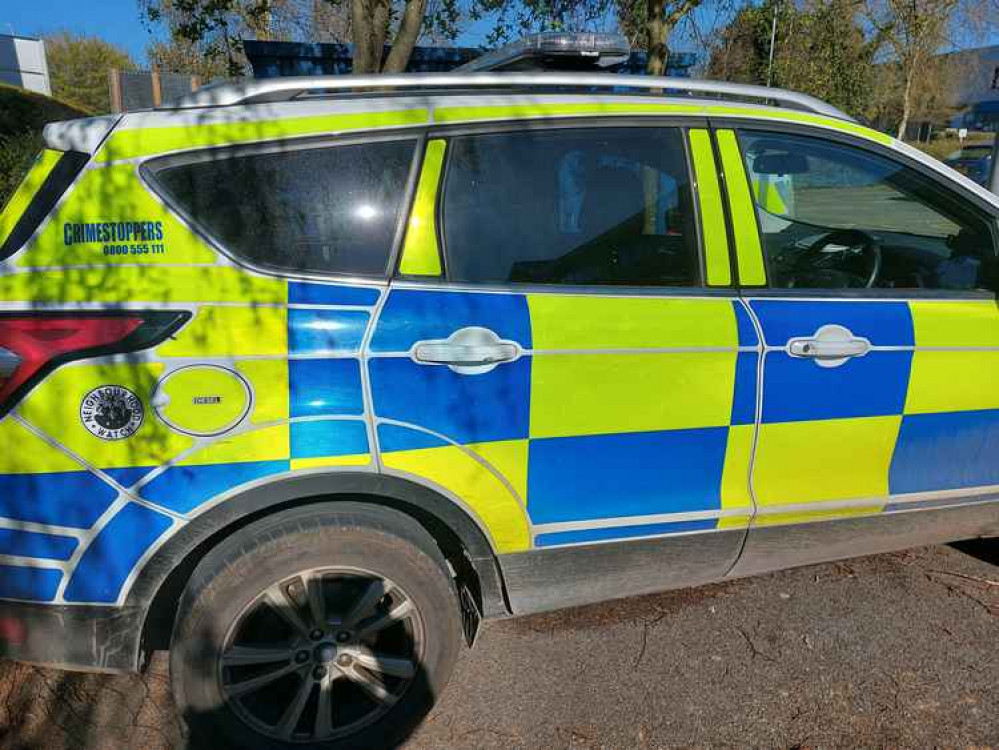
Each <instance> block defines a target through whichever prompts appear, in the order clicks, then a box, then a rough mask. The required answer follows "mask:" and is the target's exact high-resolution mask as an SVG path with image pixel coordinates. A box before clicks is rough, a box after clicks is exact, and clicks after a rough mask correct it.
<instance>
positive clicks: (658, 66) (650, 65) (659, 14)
mask: <svg viewBox="0 0 999 750" xmlns="http://www.w3.org/2000/svg"><path fill="white" fill-rule="evenodd" d="M668 1H669V0H646V2H647V5H646V8H645V34H646V48H647V49H648V53H647V54H648V58H647V59H646V62H645V71H646V72H647V73H648V74H649V75H650V76H661V75H662V74H663V71H664V70H665V69H666V56H667V55H668V54H669V52H668V50H667V49H666V29H664V28H663V27H664V25H665V24H664V21H665V15H666V8H665V7H664V6H665V4H666V2H668Z"/></svg>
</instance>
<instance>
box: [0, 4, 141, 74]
mask: <svg viewBox="0 0 999 750" xmlns="http://www.w3.org/2000/svg"><path fill="white" fill-rule="evenodd" d="M0 7H2V9H0V33H3V34H9V33H11V31H13V32H14V33H15V34H21V35H23V36H41V35H43V34H48V33H51V32H53V31H74V32H77V33H86V34H90V35H92V36H99V37H101V38H102V39H104V40H106V41H109V42H112V43H113V44H117V45H118V46H120V47H124V48H125V49H126V50H128V52H129V54H131V55H132V57H133V59H135V60H136V61H137V62H139V63H143V62H145V58H146V55H145V49H146V44H148V43H149V40H150V38H151V37H150V34H149V31H148V30H147V28H146V27H145V26H144V25H143V24H142V22H141V21H140V18H139V4H138V2H136V0H6V1H5V2H3V3H2V4H0Z"/></svg>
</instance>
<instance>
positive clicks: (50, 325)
mask: <svg viewBox="0 0 999 750" xmlns="http://www.w3.org/2000/svg"><path fill="white" fill-rule="evenodd" d="M189 317H190V313H187V312H179V313H178V312H162V311H158V310H157V311H146V312H133V311H123V312H120V313H119V312H108V313H104V312H101V313H85V312H48V311H46V312H37V313H36V312H32V313H21V312H18V313H2V314H0V416H3V415H4V414H6V413H7V412H8V411H10V410H11V408H13V406H14V404H16V403H17V402H18V401H19V400H20V399H21V398H22V397H23V396H24V394H25V393H27V392H28V391H29V390H30V389H31V387H32V386H33V385H34V384H35V383H37V382H38V381H39V380H41V379H42V378H43V377H45V375H47V374H48V373H49V372H51V371H52V370H54V369H55V368H56V367H58V366H59V365H61V364H64V363H66V362H70V361H73V360H78V359H85V358H89V357H97V356H103V355H106V354H117V353H124V352H132V351H137V350H139V349H145V348H148V347H150V346H155V345H156V344H158V343H159V342H161V341H162V340H163V339H165V338H166V337H167V336H169V335H170V334H171V333H173V332H174V331H176V330H177V329H178V328H179V327H180V326H181V325H182V324H183V323H184V321H186V320H187V319H188V318H189Z"/></svg>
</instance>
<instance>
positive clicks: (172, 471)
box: [139, 460, 291, 513]
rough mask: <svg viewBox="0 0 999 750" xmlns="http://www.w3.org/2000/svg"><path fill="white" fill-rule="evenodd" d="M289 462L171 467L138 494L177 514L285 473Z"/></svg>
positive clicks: (248, 462)
mask: <svg viewBox="0 0 999 750" xmlns="http://www.w3.org/2000/svg"><path fill="white" fill-rule="evenodd" d="M290 466H291V464H290V463H289V462H288V461H283V460H282V461H247V462H241V463H231V464H209V465H207V466H171V467H170V468H169V469H167V470H166V471H164V472H163V473H162V474H160V475H159V476H158V477H156V478H155V479H153V480H152V481H151V482H150V483H149V484H146V485H143V486H142V487H141V488H140V489H139V494H140V495H141V496H142V497H144V498H145V499H147V500H149V501H150V502H153V503H156V504H157V505H162V506H163V507H164V508H169V509H170V510H173V511H176V512H177V513H188V512H190V511H192V510H194V509H195V508H197V507H198V506H199V505H201V504H202V503H204V502H207V501H208V500H211V499H212V498H213V497H215V496H216V495H218V494H220V493H222V492H226V491H228V490H230V489H232V488H233V487H237V486H239V485H241V484H244V483H246V482H251V481H253V480H254V479H259V478H260V477H265V476H268V475H269V474H278V473H280V472H284V471H288V469H289V468H290Z"/></svg>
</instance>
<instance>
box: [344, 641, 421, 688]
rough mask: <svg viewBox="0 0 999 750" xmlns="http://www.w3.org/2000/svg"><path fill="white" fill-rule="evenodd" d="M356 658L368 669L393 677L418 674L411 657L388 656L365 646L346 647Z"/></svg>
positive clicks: (407, 678)
mask: <svg viewBox="0 0 999 750" xmlns="http://www.w3.org/2000/svg"><path fill="white" fill-rule="evenodd" d="M344 650H345V652H346V653H349V654H350V655H351V656H352V657H354V660H355V661H356V662H357V663H358V664H360V665H361V666H362V667H365V668H366V669H370V670H371V671H373V672H381V673H382V674H387V675H391V676H392V677H402V678H403V679H406V680H409V679H412V678H413V675H415V674H416V665H415V664H413V662H412V661H410V660H409V659H404V658H401V657H398V656H386V655H385V654H380V653H377V652H375V651H371V650H370V649H366V648H364V647H358V648H352V649H349V650H347V649H344Z"/></svg>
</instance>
